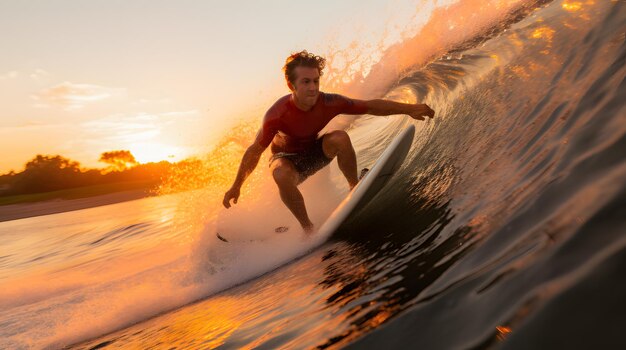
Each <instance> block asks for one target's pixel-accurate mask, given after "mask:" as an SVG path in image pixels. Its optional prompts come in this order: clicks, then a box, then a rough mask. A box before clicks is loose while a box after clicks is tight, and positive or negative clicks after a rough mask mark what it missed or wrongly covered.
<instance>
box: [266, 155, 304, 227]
mask: <svg viewBox="0 0 626 350" xmlns="http://www.w3.org/2000/svg"><path fill="white" fill-rule="evenodd" d="M271 171H272V176H273V177H274V181H275V182H276V185H278V191H279V193H280V198H281V199H282V200H283V203H285V205H286V206H287V208H288V209H289V210H290V211H291V213H293V215H294V216H295V217H296V219H298V221H299V222H300V225H301V226H302V228H303V229H304V231H305V232H311V231H312V230H313V223H312V222H311V220H310V219H309V215H308V214H307V212H306V206H305V205H304V197H302V193H300V190H299V189H298V183H299V177H300V174H298V171H297V170H296V169H295V167H294V166H293V164H292V163H291V162H290V161H289V160H287V159H284V158H279V159H276V160H275V161H274V162H273V163H272V166H271Z"/></svg>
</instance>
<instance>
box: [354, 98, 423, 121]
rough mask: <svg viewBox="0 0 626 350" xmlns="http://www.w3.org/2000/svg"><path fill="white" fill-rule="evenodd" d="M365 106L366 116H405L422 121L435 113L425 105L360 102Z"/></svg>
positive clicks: (378, 101)
mask: <svg viewBox="0 0 626 350" xmlns="http://www.w3.org/2000/svg"><path fill="white" fill-rule="evenodd" d="M361 102H363V103H365V105H366V106H367V114H371V115H379V116H385V115H393V114H407V115H409V116H410V117H411V118H413V119H417V120H424V119H425V118H424V117H429V118H432V117H434V116H435V111H434V110H432V109H431V108H430V107H429V106H428V105H426V104H420V103H416V104H412V103H401V102H395V101H389V100H380V99H378V100H367V101H361Z"/></svg>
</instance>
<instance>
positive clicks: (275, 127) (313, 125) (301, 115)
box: [258, 91, 367, 153]
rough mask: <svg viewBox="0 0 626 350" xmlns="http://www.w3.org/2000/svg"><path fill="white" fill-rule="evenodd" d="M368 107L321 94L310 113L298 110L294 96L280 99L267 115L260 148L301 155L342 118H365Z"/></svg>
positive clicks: (339, 96)
mask: <svg viewBox="0 0 626 350" xmlns="http://www.w3.org/2000/svg"><path fill="white" fill-rule="evenodd" d="M365 113H367V106H366V104H365V102H363V101H355V100H352V99H349V98H347V97H345V96H342V95H337V94H325V93H323V92H321V91H320V93H319V96H318V98H317V102H316V103H315V105H314V106H313V108H311V110H309V111H303V110H301V109H299V108H298V107H296V105H295V104H294V102H293V101H292V100H291V95H287V96H284V97H281V98H280V99H279V100H278V101H276V103H274V105H273V106H272V107H270V109H269V110H268V111H267V113H266V114H265V118H264V119H263V128H262V130H261V135H259V137H258V140H259V143H260V144H261V146H263V147H267V146H269V145H270V143H272V153H277V152H287V153H302V152H306V151H307V150H309V149H310V148H311V147H312V146H313V145H314V144H315V140H316V139H317V134H318V133H319V132H320V131H321V130H322V129H323V128H324V127H325V126H326V124H328V122H330V120H331V119H333V118H334V117H335V116H337V115H339V114H365Z"/></svg>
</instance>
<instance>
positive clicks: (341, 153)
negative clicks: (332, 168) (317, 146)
mask: <svg viewBox="0 0 626 350" xmlns="http://www.w3.org/2000/svg"><path fill="white" fill-rule="evenodd" d="M322 149H323V151H324V155H326V157H328V158H330V159H332V158H335V156H336V157H337V164H338V165H339V169H340V170H341V172H342V173H343V175H344V176H345V177H346V180H348V185H349V186H350V189H352V188H354V186H356V184H357V183H358V182H359V178H358V177H357V173H356V153H355V152H354V147H352V142H351V141H350V136H348V133H347V132H345V131H341V130H336V131H332V132H330V133H328V134H326V135H324V139H323V140H322Z"/></svg>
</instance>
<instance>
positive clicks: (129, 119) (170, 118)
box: [81, 110, 199, 144]
mask: <svg viewBox="0 0 626 350" xmlns="http://www.w3.org/2000/svg"><path fill="white" fill-rule="evenodd" d="M198 114H199V112H198V111H197V110H189V111H174V112H166V113H137V114H133V115H125V114H114V115H111V116H109V117H106V118H103V119H98V120H92V121H88V122H84V123H82V124H81V126H82V127H83V129H84V130H86V133H89V134H92V135H93V137H94V138H95V139H98V140H106V142H109V143H111V144H128V143H132V142H140V141H147V140H151V139H154V138H156V137H157V136H159V135H160V134H161V133H162V132H163V131H165V130H166V129H167V128H168V127H170V125H172V124H175V122H176V119H177V118H180V117H190V116H194V115H198Z"/></svg>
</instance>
